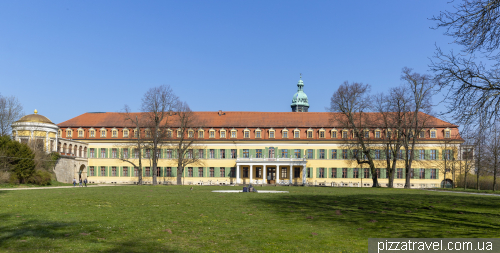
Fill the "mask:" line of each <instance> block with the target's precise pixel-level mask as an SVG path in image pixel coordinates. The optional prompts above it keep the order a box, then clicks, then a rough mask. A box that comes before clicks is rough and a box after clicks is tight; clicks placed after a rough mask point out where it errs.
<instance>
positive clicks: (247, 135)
mask: <svg viewBox="0 0 500 253" xmlns="http://www.w3.org/2000/svg"><path fill="white" fill-rule="evenodd" d="M244 137H245V138H250V131H248V130H245V135H244Z"/></svg>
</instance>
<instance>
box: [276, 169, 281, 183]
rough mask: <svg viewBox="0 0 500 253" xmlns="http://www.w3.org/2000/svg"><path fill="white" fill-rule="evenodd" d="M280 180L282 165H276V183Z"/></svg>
mask: <svg viewBox="0 0 500 253" xmlns="http://www.w3.org/2000/svg"><path fill="white" fill-rule="evenodd" d="M279 181H280V166H279V165H276V184H278V183H279Z"/></svg>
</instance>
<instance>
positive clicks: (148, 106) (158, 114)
mask: <svg viewBox="0 0 500 253" xmlns="http://www.w3.org/2000/svg"><path fill="white" fill-rule="evenodd" d="M179 104H180V103H179V102H178V98H177V96H176V95H175V94H174V92H173V91H172V89H171V88H170V86H167V85H162V86H159V87H154V88H151V89H149V90H148V91H147V92H146V94H144V97H143V98H142V112H143V119H144V120H145V125H144V126H145V127H146V128H147V130H146V131H148V132H147V133H146V141H145V144H146V146H147V148H148V149H149V150H150V151H152V154H150V159H151V164H152V167H153V184H154V185H156V184H157V183H158V181H157V168H158V159H159V158H160V156H161V154H160V152H161V150H162V146H163V145H164V144H165V143H166V140H167V132H166V131H167V128H168V127H169V125H168V124H169V123H170V121H169V119H168V117H169V112H170V111H172V110H174V109H175V107H176V106H178V105H179Z"/></svg>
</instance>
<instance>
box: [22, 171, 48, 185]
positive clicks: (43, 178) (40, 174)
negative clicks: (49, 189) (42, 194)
mask: <svg viewBox="0 0 500 253" xmlns="http://www.w3.org/2000/svg"><path fill="white" fill-rule="evenodd" d="M51 181H52V175H51V174H50V173H49V172H47V171H44V170H37V171H35V173H33V175H32V176H31V177H30V178H28V183H30V184H36V185H50V182H51Z"/></svg>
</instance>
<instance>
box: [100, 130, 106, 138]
mask: <svg viewBox="0 0 500 253" xmlns="http://www.w3.org/2000/svg"><path fill="white" fill-rule="evenodd" d="M101 138H106V130H104V129H101Z"/></svg>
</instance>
